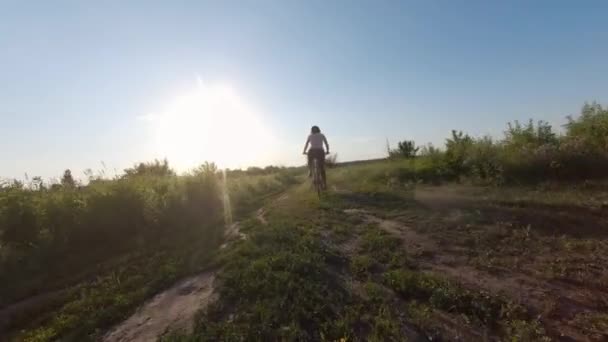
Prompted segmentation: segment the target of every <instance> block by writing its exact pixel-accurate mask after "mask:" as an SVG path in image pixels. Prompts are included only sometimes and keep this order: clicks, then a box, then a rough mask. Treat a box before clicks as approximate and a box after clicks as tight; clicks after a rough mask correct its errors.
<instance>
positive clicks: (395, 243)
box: [163, 162, 608, 341]
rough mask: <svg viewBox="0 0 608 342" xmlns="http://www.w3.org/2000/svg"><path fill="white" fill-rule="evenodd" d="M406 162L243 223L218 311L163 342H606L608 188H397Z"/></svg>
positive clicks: (365, 172)
mask: <svg viewBox="0 0 608 342" xmlns="http://www.w3.org/2000/svg"><path fill="white" fill-rule="evenodd" d="M400 163H401V164H400ZM408 163H409V162H375V163H370V164H361V165H353V166H348V167H343V168H336V169H334V170H332V171H331V172H330V174H329V177H330V178H329V183H330V188H331V191H329V192H328V193H327V194H326V196H324V197H323V198H322V199H320V200H319V199H317V198H316V195H314V194H313V192H312V191H311V190H310V187H309V185H308V184H302V185H299V186H296V187H294V188H292V189H291V190H289V191H288V192H287V195H286V196H282V197H281V200H279V201H275V202H273V203H272V204H269V205H268V206H267V208H266V211H265V218H264V220H263V222H262V221H261V220H259V219H255V218H252V219H250V220H247V221H245V222H243V225H242V231H243V232H244V233H245V234H247V239H245V240H243V241H241V242H239V243H237V244H236V245H234V246H232V247H231V248H228V249H227V250H225V251H223V252H222V253H221V255H220V256H219V259H218V260H219V264H221V265H222V268H221V270H220V272H219V275H218V281H217V283H216V291H217V292H218V294H219V299H218V300H217V301H216V302H214V303H213V304H212V305H211V306H210V307H209V308H207V310H204V311H203V312H201V314H200V317H199V318H198V319H197V322H196V328H195V331H194V333H193V334H189V335H188V334H186V335H184V334H180V333H179V332H174V333H173V334H170V335H167V336H164V337H163V340H165V341H199V340H208V341H214V340H226V341H241V340H248V341H249V340H257V341H267V340H310V341H367V340H370V341H386V340H404V339H407V340H420V341H422V340H429V339H432V340H483V339H488V340H508V341H543V340H547V341H549V340H594V341H602V340H605V339H606V338H608V333H607V332H608V315H607V314H606V312H607V309H608V291H606V285H608V270H607V269H606V267H605V266H604V265H606V263H607V262H608V257H607V255H608V254H607V252H608V241H607V240H606V236H607V235H608V231H607V230H606V228H607V227H608V226H607V223H608V212H607V211H606V210H605V209H606V204H607V202H606V201H607V200H608V198H607V195H606V193H607V192H606V191H605V190H606V189H607V185H605V184H601V183H594V184H579V185H577V186H574V185H572V184H570V185H564V184H559V185H558V184H554V185H547V184H545V185H538V186H534V187H479V186H472V185H462V184H444V185H422V184H418V183H415V182H396V181H394V180H392V179H391V177H390V175H391V174H392V173H394V172H400V171H399V170H398V169H399V168H404V167H410V166H409V164H408ZM401 172H404V171H401Z"/></svg>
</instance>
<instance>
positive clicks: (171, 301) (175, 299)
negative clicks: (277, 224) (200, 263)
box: [103, 194, 288, 342]
mask: <svg viewBox="0 0 608 342" xmlns="http://www.w3.org/2000/svg"><path fill="white" fill-rule="evenodd" d="M287 198H288V196H287V194H283V195H281V196H280V197H279V198H277V199H276V200H275V201H273V202H272V203H271V205H272V204H273V203H275V202H278V201H283V200H285V199H287ZM265 214H266V209H265V208H264V207H262V208H260V209H258V210H257V212H256V214H255V217H256V219H257V220H259V221H260V222H261V223H262V224H267V223H268V222H267V221H266V218H265V216H264V215H265ZM239 227H240V224H239V222H235V223H233V224H231V225H230V226H229V227H228V228H227V229H226V230H225V232H224V240H225V242H224V244H222V245H221V246H220V249H224V248H226V247H227V246H228V245H229V244H230V242H231V241H235V240H244V239H246V238H247V235H245V234H243V233H242V232H240V230H239ZM218 272H219V269H216V270H208V271H205V272H202V273H200V274H198V275H195V276H192V277H189V278H186V279H184V280H182V281H180V282H178V283H176V284H175V285H173V286H172V287H170V288H169V289H167V290H165V291H163V292H161V293H159V294H157V295H156V296H154V297H153V298H152V299H150V300H149V301H147V302H146V303H144V304H143V305H142V306H141V307H140V308H139V309H138V310H137V311H136V312H135V313H134V314H133V315H132V316H131V317H129V318H128V319H127V320H125V321H123V322H122V323H120V324H118V325H117V326H115V327H114V328H112V329H111V330H110V331H108V332H107V333H106V334H105V335H104V337H103V341H104V342H119V341H120V342H140V341H141V342H143V341H153V340H155V339H156V338H158V337H159V336H162V335H163V334H166V333H168V332H169V331H171V330H181V331H183V332H186V333H188V332H191V331H192V329H193V323H194V322H193V321H194V317H195V315H196V313H197V312H198V311H200V310H203V309H205V308H206V307H207V306H208V305H209V304H211V303H212V302H213V301H214V300H216V299H217V293H216V291H215V288H214V281H215V279H216V276H217V273H218Z"/></svg>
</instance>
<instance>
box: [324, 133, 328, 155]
mask: <svg viewBox="0 0 608 342" xmlns="http://www.w3.org/2000/svg"><path fill="white" fill-rule="evenodd" d="M323 142H324V143H325V151H326V152H327V153H329V144H328V143H327V138H325V135H323Z"/></svg>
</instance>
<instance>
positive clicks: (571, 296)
mask: <svg viewBox="0 0 608 342" xmlns="http://www.w3.org/2000/svg"><path fill="white" fill-rule="evenodd" d="M344 212H345V213H347V214H349V215H357V216H359V217H361V218H362V220H363V222H368V223H373V224H377V226H378V227H379V228H380V229H382V230H384V231H385V232H387V233H389V234H391V235H393V236H397V237H399V238H400V239H401V241H402V243H403V246H404V247H405V250H406V251H408V254H409V255H410V256H412V257H414V258H415V259H416V261H417V263H418V265H419V266H420V267H421V269H422V270H423V271H424V272H429V273H432V274H437V275H441V276H443V277H446V278H448V279H452V280H455V281H457V282H458V283H461V284H462V285H464V286H466V287H470V288H477V289H484V290H487V291H490V292H491V293H504V294H506V295H508V296H509V297H510V298H512V299H513V300H515V301H517V302H519V303H523V304H524V305H526V306H527V307H528V308H530V309H532V310H533V312H535V313H536V314H537V315H539V318H541V319H542V318H544V317H546V316H548V315H553V316H556V315H559V316H561V317H562V319H561V320H557V319H554V320H550V321H548V322H546V324H547V325H546V327H547V328H549V329H551V330H552V331H553V332H558V333H557V334H558V335H560V336H562V337H564V338H570V339H572V340H581V339H582V340H584V339H585V336H583V335H581V334H580V332H579V331H577V329H576V326H575V323H573V322H571V320H572V319H573V318H574V316H576V314H577V313H581V312H585V311H590V310H594V309H597V307H596V306H597V303H596V301H597V300H599V299H598V298H603V297H604V295H605V292H603V291H591V290H588V289H587V290H584V289H581V288H578V287H576V286H573V285H570V284H566V283H564V282H557V281H547V280H546V279H540V278H537V277H534V276H532V275H530V274H527V273H526V272H514V271H510V270H506V269H505V270H504V272H502V274H490V273H488V272H484V271H482V270H479V269H477V268H475V267H472V266H471V265H469V264H468V262H467V257H466V255H463V253H461V251H459V250H458V249H457V248H447V247H446V246H441V245H440V244H439V243H438V241H436V240H435V239H434V238H432V237H431V236H428V235H426V234H423V233H420V232H417V231H416V230H414V229H413V228H412V227H410V226H408V225H406V224H404V223H402V222H398V221H393V220H389V219H384V218H380V217H377V216H375V215H373V214H372V213H370V212H368V211H366V210H364V209H347V210H345V211H344ZM573 324H574V325H573Z"/></svg>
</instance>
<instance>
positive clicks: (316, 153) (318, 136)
mask: <svg viewBox="0 0 608 342" xmlns="http://www.w3.org/2000/svg"><path fill="white" fill-rule="evenodd" d="M323 144H325V148H326V149H325V150H323ZM308 145H310V149H309V150H308V153H306V149H307V148H308ZM303 153H304V154H308V176H309V177H310V175H311V174H312V161H313V160H314V159H315V158H316V159H317V160H318V163H319V165H318V166H319V171H320V172H321V179H323V188H327V182H326V181H325V155H326V154H329V144H328V143H327V139H326V138H325V135H323V133H321V130H320V129H319V127H318V126H312V128H311V129H310V135H309V136H308V139H306V144H305V145H304V152H303Z"/></svg>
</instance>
